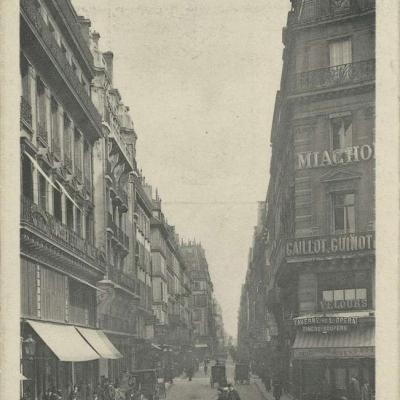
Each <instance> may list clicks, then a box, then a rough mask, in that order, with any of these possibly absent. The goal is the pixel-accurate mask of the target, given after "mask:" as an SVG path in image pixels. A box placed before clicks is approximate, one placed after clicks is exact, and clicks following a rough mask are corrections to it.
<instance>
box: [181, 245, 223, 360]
mask: <svg viewBox="0 0 400 400" xmlns="http://www.w3.org/2000/svg"><path fill="white" fill-rule="evenodd" d="M181 252H182V256H183V259H184V262H185V264H186V266H187V268H188V270H189V274H190V283H191V290H192V296H191V305H192V324H193V343H194V346H195V349H196V351H197V353H198V356H199V357H200V358H202V357H205V356H206V355H209V356H211V355H213V354H214V351H215V350H216V344H217V340H216V331H215V319H214V310H213V308H214V303H213V293H214V287H213V283H212V281H211V277H210V273H209V270H208V263H207V259H206V255H205V251H204V249H203V247H202V246H201V243H196V241H193V242H192V241H188V242H187V243H182V245H181Z"/></svg>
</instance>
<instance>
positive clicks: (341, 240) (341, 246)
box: [286, 232, 375, 257]
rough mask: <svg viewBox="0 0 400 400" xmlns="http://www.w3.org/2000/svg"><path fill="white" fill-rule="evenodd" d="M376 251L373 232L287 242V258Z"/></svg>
mask: <svg viewBox="0 0 400 400" xmlns="http://www.w3.org/2000/svg"><path fill="white" fill-rule="evenodd" d="M373 249H375V235H374V233H373V232H371V233H364V234H361V233H360V234H347V235H333V236H324V237H310V238H303V239H293V240H288V241H287V242H286V257H296V256H318V255H320V256H321V255H322V256H324V255H325V256H326V255H332V254H339V253H351V252H357V251H365V250H373Z"/></svg>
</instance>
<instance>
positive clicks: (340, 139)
mask: <svg viewBox="0 0 400 400" xmlns="http://www.w3.org/2000/svg"><path fill="white" fill-rule="evenodd" d="M330 121H331V132H332V150H338V149H345V148H347V147H351V146H352V144H353V140H352V139H353V138H352V136H353V132H352V118H351V115H348V116H345V117H340V118H331V120H330Z"/></svg>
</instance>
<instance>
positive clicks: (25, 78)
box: [20, 56, 31, 104]
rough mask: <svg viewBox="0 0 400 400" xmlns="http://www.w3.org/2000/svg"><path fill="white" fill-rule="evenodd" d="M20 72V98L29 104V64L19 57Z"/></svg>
mask: <svg viewBox="0 0 400 400" xmlns="http://www.w3.org/2000/svg"><path fill="white" fill-rule="evenodd" d="M20 70H21V71H20V72H21V87H22V97H23V98H24V99H25V100H26V101H27V102H28V104H31V95H30V85H29V64H28V61H27V60H26V58H24V57H23V56H21V63H20Z"/></svg>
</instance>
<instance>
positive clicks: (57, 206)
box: [53, 188, 62, 222]
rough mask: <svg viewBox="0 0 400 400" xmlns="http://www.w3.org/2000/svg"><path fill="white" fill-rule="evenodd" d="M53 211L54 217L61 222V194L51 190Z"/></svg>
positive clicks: (57, 190)
mask: <svg viewBox="0 0 400 400" xmlns="http://www.w3.org/2000/svg"><path fill="white" fill-rule="evenodd" d="M53 210H54V217H55V218H56V219H57V220H58V221H60V222H61V221H62V203H61V192H60V190H59V189H56V188H53Z"/></svg>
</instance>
